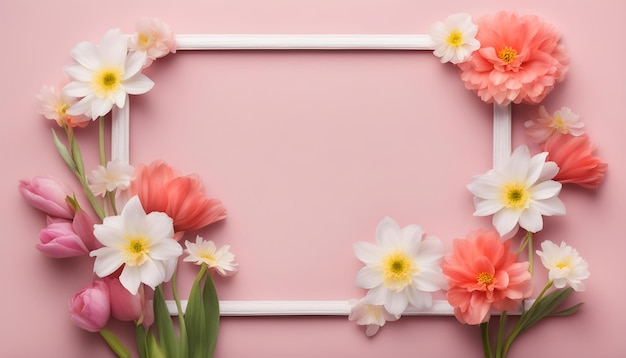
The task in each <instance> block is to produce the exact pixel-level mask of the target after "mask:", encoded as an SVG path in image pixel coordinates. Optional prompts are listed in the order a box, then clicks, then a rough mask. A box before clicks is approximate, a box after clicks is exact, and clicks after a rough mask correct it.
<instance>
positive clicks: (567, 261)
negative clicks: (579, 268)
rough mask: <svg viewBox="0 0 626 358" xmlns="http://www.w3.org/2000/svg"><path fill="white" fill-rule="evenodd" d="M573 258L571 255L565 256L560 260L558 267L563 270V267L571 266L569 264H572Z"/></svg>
mask: <svg viewBox="0 0 626 358" xmlns="http://www.w3.org/2000/svg"><path fill="white" fill-rule="evenodd" d="M571 260H572V258H571V257H569V256H567V257H564V258H563V259H562V260H561V261H559V262H558V263H557V264H556V267H558V268H559V269H560V270H562V269H564V268H566V267H569V265H570V261H571Z"/></svg>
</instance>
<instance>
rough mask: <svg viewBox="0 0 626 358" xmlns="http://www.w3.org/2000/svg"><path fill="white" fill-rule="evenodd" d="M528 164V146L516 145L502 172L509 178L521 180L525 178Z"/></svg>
mask: <svg viewBox="0 0 626 358" xmlns="http://www.w3.org/2000/svg"><path fill="white" fill-rule="evenodd" d="M529 165H530V152H529V150H528V147H527V146H525V145H521V146H519V147H517V148H516V149H515V150H514V151H513V153H512V154H511V157H510V158H509V160H508V162H507V163H506V166H505V169H504V172H505V173H507V175H508V176H509V178H510V179H512V180H520V181H523V180H525V179H526V178H527V175H528V169H529Z"/></svg>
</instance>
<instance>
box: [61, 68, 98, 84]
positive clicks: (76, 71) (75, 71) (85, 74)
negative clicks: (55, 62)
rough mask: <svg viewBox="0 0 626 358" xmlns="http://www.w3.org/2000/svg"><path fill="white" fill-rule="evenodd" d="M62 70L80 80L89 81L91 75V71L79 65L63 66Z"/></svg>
mask: <svg viewBox="0 0 626 358" xmlns="http://www.w3.org/2000/svg"><path fill="white" fill-rule="evenodd" d="M63 72H65V74H66V75H68V76H70V77H71V78H72V79H74V80H76V81H81V82H89V81H91V79H92V77H93V71H92V70H90V69H88V68H87V67H85V66H81V65H70V66H65V67H63Z"/></svg>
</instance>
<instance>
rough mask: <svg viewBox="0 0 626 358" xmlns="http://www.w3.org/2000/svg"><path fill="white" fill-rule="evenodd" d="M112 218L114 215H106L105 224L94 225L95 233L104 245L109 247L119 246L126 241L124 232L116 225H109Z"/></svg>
mask: <svg viewBox="0 0 626 358" xmlns="http://www.w3.org/2000/svg"><path fill="white" fill-rule="evenodd" d="M110 218H113V217H106V218H105V221H104V224H96V225H94V226H93V234H94V236H95V237H96V239H98V241H100V243H101V244H102V245H104V246H108V247H118V246H120V245H123V244H124V243H125V241H124V232H123V231H122V230H121V229H120V228H118V227H116V226H114V225H109V222H111V221H110V220H108V219H110Z"/></svg>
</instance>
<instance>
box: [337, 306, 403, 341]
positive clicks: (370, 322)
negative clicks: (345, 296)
mask: <svg viewBox="0 0 626 358" xmlns="http://www.w3.org/2000/svg"><path fill="white" fill-rule="evenodd" d="M350 305H351V307H350V315H349V316H348V320H350V321H356V323H357V324H358V325H360V326H367V328H366V329H365V335H367V336H368V337H371V336H373V335H375V334H376V333H378V330H379V329H380V327H382V326H384V325H385V323H386V322H391V321H397V320H398V319H399V318H400V316H399V315H392V314H391V313H389V312H387V311H386V310H385V307H383V306H382V305H372V304H369V303H367V302H365V300H364V299H363V298H362V299H360V300H359V301H356V300H352V301H351V302H350Z"/></svg>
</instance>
